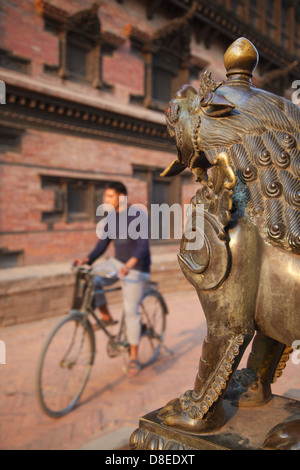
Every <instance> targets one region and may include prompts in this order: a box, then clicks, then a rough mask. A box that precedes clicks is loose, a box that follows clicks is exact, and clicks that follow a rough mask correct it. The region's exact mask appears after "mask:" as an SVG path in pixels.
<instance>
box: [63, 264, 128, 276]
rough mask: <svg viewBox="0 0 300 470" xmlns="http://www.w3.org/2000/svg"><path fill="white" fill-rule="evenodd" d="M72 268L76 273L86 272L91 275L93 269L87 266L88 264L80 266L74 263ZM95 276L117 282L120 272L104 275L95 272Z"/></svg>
mask: <svg viewBox="0 0 300 470" xmlns="http://www.w3.org/2000/svg"><path fill="white" fill-rule="evenodd" d="M72 268H73V270H74V271H85V272H88V273H90V272H91V271H92V269H93V268H92V267H91V266H89V265H86V264H82V265H80V266H78V265H77V264H76V262H75V263H72ZM94 275H95V276H100V277H104V278H106V279H115V280H118V279H120V277H119V274H118V271H113V272H111V273H103V274H101V272H99V273H98V272H95V273H94Z"/></svg>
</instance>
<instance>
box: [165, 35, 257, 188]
mask: <svg viewBox="0 0 300 470" xmlns="http://www.w3.org/2000/svg"><path fill="white" fill-rule="evenodd" d="M257 62H258V53H257V50H256V49H255V47H254V46H253V44H251V43H250V41H248V40H247V39H245V38H240V39H238V40H237V41H235V42H234V43H233V44H232V45H231V46H230V47H229V48H228V50H227V51H226V53H225V56H224V64H225V67H226V69H227V76H228V82H227V83H224V82H215V81H214V80H213V79H212V78H211V72H207V71H206V72H205V73H204V74H203V75H202V76H201V81H200V87H199V90H198V91H197V90H196V89H195V88H194V87H193V86H191V85H184V86H183V87H182V88H181V89H180V90H179V91H178V92H177V94H176V96H175V97H174V99H172V100H171V101H170V103H169V106H168V108H167V110H166V120H167V128H168V131H169V134H170V136H171V137H175V139H176V145H177V152H178V158H177V159H176V160H174V161H173V162H172V163H171V165H170V166H169V167H168V168H166V170H165V171H164V172H163V173H162V176H173V175H175V174H178V173H180V172H181V171H183V170H184V169H185V168H190V169H191V170H192V171H193V172H194V173H195V176H196V179H199V180H201V175H202V171H201V170H203V169H205V168H207V167H208V166H210V164H211V163H212V162H211V161H209V159H207V157H206V156H205V154H204V152H205V150H210V147H213V146H215V145H216V144H217V143H218V142H217V140H216V141H215V142H212V140H211V139H204V141H203V140H202V139H201V128H203V127H205V128H211V129H210V130H211V131H212V132H213V134H215V133H214V130H213V127H214V125H215V124H218V123H217V121H218V120H220V122H221V119H220V118H223V117H226V116H233V115H234V114H236V113H234V110H235V108H236V104H235V103H234V102H233V101H232V100H231V97H228V96H225V95H226V93H224V92H225V91H226V90H225V89H224V86H225V85H227V84H229V83H232V82H233V83H234V84H235V85H240V84H244V85H246V86H248V87H250V85H251V81H250V79H251V77H252V73H253V71H254V69H255V68H256V65H257ZM229 94H230V93H229ZM227 95H228V90H227ZM223 127H224V126H223Z"/></svg>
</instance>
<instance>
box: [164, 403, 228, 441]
mask: <svg viewBox="0 0 300 470" xmlns="http://www.w3.org/2000/svg"><path fill="white" fill-rule="evenodd" d="M183 397H184V398H185V399H184V400H183ZM219 405H220V404H218V405H216V404H215V405H213V406H212V408H211V410H209V411H208V412H207V413H206V414H205V416H203V415H202V412H201V410H200V409H198V408H199V407H198V406H197V404H195V403H194V404H193V406H191V407H190V406H188V405H187V402H186V395H183V396H182V397H180V398H175V399H174V400H171V401H170V402H169V403H167V404H166V406H164V407H163V408H161V409H160V410H159V412H158V418H159V419H160V421H161V423H162V424H163V425H165V426H169V427H172V428H174V429H178V430H180V431H185V432H190V433H195V434H200V433H202V434H204V433H208V432H213V431H215V430H217V429H219V428H220V427H222V426H223V425H224V423H225V421H226V415H225V412H224V409H223V407H222V405H220V406H219ZM200 416H201V417H200Z"/></svg>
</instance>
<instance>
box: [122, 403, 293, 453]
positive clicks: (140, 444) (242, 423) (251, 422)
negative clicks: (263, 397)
mask: <svg viewBox="0 0 300 470" xmlns="http://www.w3.org/2000/svg"><path fill="white" fill-rule="evenodd" d="M224 408H225V410H226V415H227V422H226V424H225V425H224V426H223V427H222V428H221V429H220V430H218V431H216V432H214V433H210V434H201V435H196V434H189V433H186V432H183V431H177V430H176V429H174V428H170V427H167V426H163V425H162V424H160V420H159V419H158V417H157V413H158V411H159V410H156V411H153V412H151V413H149V414H147V415H145V416H143V417H142V418H141V419H140V422H139V428H138V429H136V430H135V431H134V432H133V434H132V435H131V438H130V446H131V449H134V450H268V447H264V442H265V440H266V437H267V435H268V433H269V432H270V430H271V429H273V428H274V427H275V426H277V425H278V424H279V423H282V422H283V421H285V420H291V419H296V418H297V419H298V420H299V423H300V401H298V400H293V399H290V398H285V397H280V396H276V395H275V396H273V398H272V400H271V401H270V402H269V403H267V404H266V405H264V406H262V407H257V408H237V407H234V406H232V405H231V404H230V402H228V401H226V400H224ZM297 422H298V421H297ZM298 436H299V441H300V429H299V434H298ZM269 449H270V448H269Z"/></svg>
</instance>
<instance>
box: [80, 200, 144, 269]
mask: <svg viewBox="0 0 300 470" xmlns="http://www.w3.org/2000/svg"><path fill="white" fill-rule="evenodd" d="M114 217H115V219H114ZM140 217H145V218H146V214H144V213H143V212H138V213H137V214H135V215H129V214H128V209H127V214H125V212H123V213H121V216H120V214H119V213H118V212H117V213H113V214H108V216H107V217H106V219H105V221H106V222H107V223H106V224H105V225H104V227H103V232H105V237H103V238H100V239H99V241H98V243H97V244H96V246H95V248H94V249H93V251H91V253H90V254H89V255H88V258H89V264H93V263H94V261H96V259H98V258H99V257H100V256H101V255H103V253H104V252H105V251H106V249H107V247H108V245H109V244H110V243H111V241H113V243H114V247H115V258H116V259H117V260H119V261H121V262H122V263H126V262H127V261H128V260H129V258H131V257H134V258H137V259H138V262H137V264H136V265H135V266H134V268H133V269H136V270H138V271H142V272H147V273H148V272H150V264H151V258H150V249H149V239H148V230H147V237H146V238H144V237H145V233H142V236H138V237H137V238H136V237H134V238H136V239H133V237H132V236H130V235H131V234H132V231H134V228H135V227H137V231H138V232H140V224H139V223H138V222H139V220H141V219H140ZM137 218H138V219H139V220H135V219H137ZM120 221H121V224H120ZM144 221H145V222H146V223H147V221H146V219H144ZM114 222H115V223H114ZM110 224H112V225H110ZM130 224H132V225H131V228H130ZM145 226H146V225H144V227H145ZM128 228H129V231H128ZM128 232H129V233H128ZM142 232H145V230H142ZM99 235H100V236H101V234H98V236H99Z"/></svg>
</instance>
